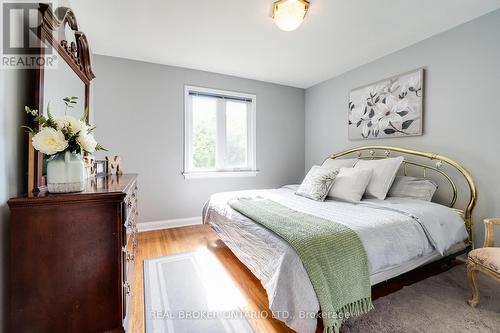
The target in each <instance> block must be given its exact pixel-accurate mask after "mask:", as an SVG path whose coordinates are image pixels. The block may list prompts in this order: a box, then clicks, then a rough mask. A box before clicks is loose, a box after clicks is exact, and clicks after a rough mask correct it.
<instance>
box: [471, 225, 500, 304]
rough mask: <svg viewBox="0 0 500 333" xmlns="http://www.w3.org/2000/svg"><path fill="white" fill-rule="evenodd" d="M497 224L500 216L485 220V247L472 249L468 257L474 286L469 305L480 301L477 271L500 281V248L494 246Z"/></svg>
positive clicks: (472, 285)
mask: <svg viewBox="0 0 500 333" xmlns="http://www.w3.org/2000/svg"><path fill="white" fill-rule="evenodd" d="M495 225H500V218H497V219H486V220H484V227H485V239H484V247H482V248H479V249H474V250H472V251H470V252H469V256H468V258H467V277H468V278H469V283H470V286H471V288H472V298H471V299H470V300H469V305H470V306H472V307H475V306H476V305H477V303H478V301H479V287H478V285H477V272H482V273H484V274H486V275H488V276H490V277H492V278H493V279H495V280H496V281H498V282H499V283H500V248H498V247H493V243H494V233H493V227H494V226H495Z"/></svg>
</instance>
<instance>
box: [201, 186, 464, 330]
mask: <svg viewBox="0 0 500 333" xmlns="http://www.w3.org/2000/svg"><path fill="white" fill-rule="evenodd" d="M295 189H296V186H286V187H283V188H280V189H271V190H252V191H238V192H225V193H218V194H215V195H213V196H211V198H210V200H209V201H208V202H207V204H206V206H205V209H204V222H205V223H209V224H210V225H211V226H212V228H213V229H214V230H215V231H216V232H217V233H218V235H219V236H220V238H221V239H222V240H223V241H224V242H225V243H226V245H227V246H228V247H229V248H230V249H231V250H232V252H233V253H234V254H235V255H236V256H237V257H238V259H239V260H240V261H241V262H243V263H244V264H245V265H246V266H247V267H248V268H249V269H250V270H251V271H252V273H253V274H254V275H255V276H256V277H257V278H259V279H260V281H261V283H262V285H263V287H264V289H265V290H266V292H267V296H268V299H269V308H270V309H271V310H272V311H273V313H274V314H275V316H276V317H277V319H280V320H282V321H283V322H285V324H287V325H288V326H289V327H291V328H292V329H294V330H296V331H298V332H305V333H309V332H311V333H312V332H314V331H315V330H316V324H317V321H316V318H315V314H316V313H317V312H318V311H319V303H318V300H317V298H316V294H315V292H314V289H313V287H312V284H311V282H310V280H309V278H308V276H307V273H306V271H305V269H304V267H303V265H302V262H301V260H300V258H299V257H298V255H297V253H296V252H295V251H294V249H293V248H292V247H291V246H290V245H289V244H288V243H287V242H285V241H284V240H283V239H281V238H280V237H279V236H277V235H276V234H274V233H273V232H271V231H269V230H268V229H266V228H265V227H263V226H261V225H260V224H258V223H256V222H254V221H252V220H251V219H249V218H247V217H245V216H243V215H241V214H240V213H238V212H236V211H234V210H233V209H231V207H230V206H229V205H228V202H229V201H230V200H234V199H236V198H238V197H266V198H269V199H271V200H274V201H276V202H278V203H280V204H283V205H285V206H287V207H290V208H292V209H295V210H298V211H302V212H305V213H308V214H312V215H316V216H319V217H322V218H326V219H329V220H332V221H336V222H338V223H342V224H345V225H347V226H348V227H350V228H351V229H353V230H354V231H355V232H356V233H357V234H358V236H359V237H360V239H361V241H362V243H363V245H364V247H365V250H366V253H367V257H368V263H369V271H370V281H371V284H372V285H374V284H377V283H379V282H382V281H384V280H387V279H390V278H393V277H395V276H398V275H400V274H402V273H405V272H407V271H409V270H412V269H414V268H416V267H419V266H421V265H423V264H425V263H428V262H431V261H433V260H437V259H439V258H441V257H442V256H443V255H446V253H448V252H450V253H451V252H452V253H455V252H457V251H459V250H461V249H463V248H465V243H464V242H463V240H465V239H466V238H467V232H466V230H465V227H464V223H463V220H462V219H461V218H460V217H459V215H458V214H457V213H456V212H455V211H454V210H452V209H449V208H446V207H444V206H441V205H437V204H434V203H427V202H422V201H420V200H415V199H396V198H394V199H392V200H363V201H361V202H340V201H333V200H332V201H325V202H316V201H313V200H310V199H306V198H303V197H300V196H297V195H295ZM435 224H437V227H438V228H440V229H439V230H437V229H436V226H435ZM438 249H439V250H438ZM443 249H444V250H443Z"/></svg>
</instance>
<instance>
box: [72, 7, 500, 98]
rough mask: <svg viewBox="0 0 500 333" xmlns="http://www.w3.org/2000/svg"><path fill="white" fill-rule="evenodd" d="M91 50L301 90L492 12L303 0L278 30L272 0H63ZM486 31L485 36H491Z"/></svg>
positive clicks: (486, 9)
mask: <svg viewBox="0 0 500 333" xmlns="http://www.w3.org/2000/svg"><path fill="white" fill-rule="evenodd" d="M70 2H71V5H72V7H73V9H74V10H75V12H76V15H77V19H78V21H79V24H80V26H81V29H82V30H83V31H84V32H85V33H86V34H87V36H88V38H89V40H90V44H91V47H92V51H93V52H94V53H97V54H103V55H110V56H116V57H123V58H130V59H136V60H142V61H148V62H153V63H160V64H167V65H173V66H181V67H188V68H194V69H201V70H205V71H211V72H217V73H223V74H229V75H236V76H240V77H245V78H251V79H257V80H262V81H268V82H274V83H280V84H286V85H290V86H295V87H301V88H307V87H310V86H312V85H314V84H316V83H319V82H321V81H324V80H326V79H329V78H331V77H334V76H337V75H340V74H342V73H344V72H346V71H348V70H350V69H353V68H356V67H358V66H360V65H363V64H365V63H368V62H370V61H373V60H375V59H377V58H380V57H382V56H384V55H387V54H389V53H392V52H394V51H397V50H399V49H402V48H404V47H406V46H409V45H411V44H414V43H416V42H418V41H421V40H423V39H425V38H427V37H430V36H432V35H435V34H438V33H440V32H442V31H445V30H448V29H450V28H452V27H454V26H457V25H459V24H461V23H464V22H467V21H470V20H472V19H474V18H476V17H478V16H481V15H483V14H485V13H488V12H490V11H493V10H495V9H497V8H500V0H439V1H438V0H311V1H310V2H311V7H310V9H309V12H308V14H307V16H306V18H305V20H304V23H303V24H302V26H301V27H300V28H299V29H297V30H295V31H292V32H284V31H281V30H279V29H278V28H277V27H276V26H275V25H274V23H273V20H272V19H271V17H270V15H271V8H272V2H273V0H210V1H209V0H140V1H138V0H134V1H131V0H106V1H103V0H70ZM492 33H493V32H492Z"/></svg>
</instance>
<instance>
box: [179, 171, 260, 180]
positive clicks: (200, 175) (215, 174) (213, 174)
mask: <svg viewBox="0 0 500 333" xmlns="http://www.w3.org/2000/svg"><path fill="white" fill-rule="evenodd" d="M258 173H259V171H256V170H255V171H204V172H183V173H182V175H183V176H184V179H208V178H242V177H255V176H257V174H258Z"/></svg>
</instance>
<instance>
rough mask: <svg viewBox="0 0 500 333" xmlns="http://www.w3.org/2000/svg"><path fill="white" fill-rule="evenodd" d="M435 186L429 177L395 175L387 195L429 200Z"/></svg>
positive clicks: (434, 190) (435, 188)
mask: <svg viewBox="0 0 500 333" xmlns="http://www.w3.org/2000/svg"><path fill="white" fill-rule="evenodd" d="M437 188H438V187H437V185H436V184H435V183H434V182H433V181H431V180H429V179H425V178H416V177H408V176H397V177H396V178H395V179H394V183H392V186H391V188H390V189H389V193H387V196H389V197H399V198H414V199H420V200H425V201H431V200H432V196H433V195H434V193H435V192H436V190H437Z"/></svg>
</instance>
